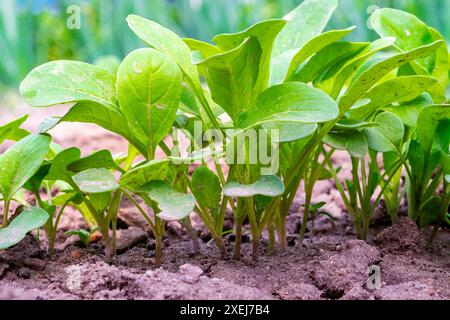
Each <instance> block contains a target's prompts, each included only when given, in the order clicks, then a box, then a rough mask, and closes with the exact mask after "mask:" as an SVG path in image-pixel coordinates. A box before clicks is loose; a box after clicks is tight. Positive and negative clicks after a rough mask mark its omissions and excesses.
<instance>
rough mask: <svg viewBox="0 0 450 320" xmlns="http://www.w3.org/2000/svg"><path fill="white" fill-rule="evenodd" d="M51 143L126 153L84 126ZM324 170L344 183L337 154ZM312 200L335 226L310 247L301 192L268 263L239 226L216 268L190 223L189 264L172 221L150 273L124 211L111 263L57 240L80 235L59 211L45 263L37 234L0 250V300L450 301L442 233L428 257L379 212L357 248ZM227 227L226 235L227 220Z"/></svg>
mask: <svg viewBox="0 0 450 320" xmlns="http://www.w3.org/2000/svg"><path fill="white" fill-rule="evenodd" d="M29 111H30V109H28V108H27V107H19V108H18V109H15V110H14V112H11V111H8V112H7V113H6V112H5V111H0V116H1V121H0V123H4V122H7V121H8V120H11V119H12V118H14V116H15V115H20V114H23V113H25V112H29ZM2 112H3V114H2ZM63 112H64V110H63V108H62V107H55V108H52V109H40V110H34V111H33V112H32V114H31V116H30V120H29V121H28V122H27V124H26V126H25V127H26V128H28V129H29V130H35V129H36V128H37V126H38V125H39V123H40V121H41V120H42V119H44V118H45V117H46V116H49V115H55V114H63ZM51 134H52V135H53V137H54V139H55V141H56V142H57V143H60V144H61V145H62V146H63V147H71V146H77V147H79V148H81V149H82V150H83V153H84V154H87V153H89V152H92V151H94V150H98V149H102V148H108V149H110V150H111V151H112V152H114V153H120V152H126V150H127V144H126V142H125V141H124V140H123V139H121V138H120V137H117V136H115V135H114V134H111V133H108V132H106V131H104V130H102V129H101V128H98V127H96V126H93V125H84V124H83V125H80V124H63V125H61V126H59V127H57V128H55V129H53V130H52V131H51ZM5 147H6V146H5V145H4V146H2V147H1V148H0V149H1V150H4V148H5ZM2 148H3V149H2ZM1 150H0V151H1ZM333 161H334V162H335V163H339V164H340V165H342V167H343V169H342V174H343V175H345V174H347V173H348V169H349V168H348V167H349V164H348V161H347V159H346V158H345V155H344V154H337V155H336V156H335V157H334V158H333ZM314 201H316V202H318V201H325V202H327V205H326V206H325V208H324V210H326V211H327V212H330V213H331V214H332V215H333V217H334V220H331V219H329V218H328V217H325V216H319V217H318V219H317V221H316V227H315V230H316V232H315V237H314V239H309V232H308V233H307V239H306V241H305V243H304V245H303V246H300V245H299V243H298V232H299V229H300V221H301V216H302V207H301V204H302V203H303V192H302V190H301V189H300V190H299V192H298V195H297V198H296V201H295V203H294V205H293V207H292V208H291V212H290V214H289V217H288V227H287V229H288V234H289V235H288V244H289V247H288V250H287V251H286V252H280V250H277V252H276V253H275V254H272V255H267V254H266V252H265V251H266V249H267V235H265V234H264V235H263V238H262V240H261V247H260V251H261V252H260V259H259V261H258V262H257V263H253V262H252V260H251V256H250V252H251V243H250V241H249V240H250V233H249V231H248V226H247V228H246V232H245V234H244V237H243V241H244V243H243V246H242V257H241V261H234V260H231V259H230V258H231V255H232V249H233V245H234V235H233V234H232V233H230V234H228V235H226V236H225V243H226V246H227V250H228V258H227V259H221V258H220V254H219V252H218V250H217V248H216V247H215V246H214V244H213V243H212V242H211V239H210V237H209V236H208V234H207V232H206V231H205V229H204V227H203V226H202V224H201V222H200V221H199V220H198V218H197V217H193V220H194V221H193V222H194V228H195V229H197V230H198V233H199V236H200V239H201V241H200V245H201V253H200V254H198V255H196V254H194V250H193V246H192V242H191V241H190V240H189V237H188V235H187V234H186V231H185V230H184V229H183V228H182V227H181V226H180V225H179V224H178V223H176V222H173V223H169V224H168V226H167V232H166V238H165V239H164V249H163V250H164V258H163V265H162V267H161V268H157V267H156V266H155V260H154V249H155V243H154V240H153V239H152V235H151V232H150V231H149V229H148V225H146V223H145V220H143V218H142V217H140V215H139V214H138V212H136V210H134V209H133V207H132V205H131V203H128V202H127V201H123V203H122V208H121V210H120V214H119V230H118V252H119V254H118V255H117V256H116V257H114V258H112V259H107V258H106V257H105V256H104V254H103V247H102V245H101V241H98V242H93V243H91V244H90V245H88V247H84V246H83V245H82V244H81V243H80V242H79V241H78V240H77V238H76V237H74V236H72V237H68V236H65V235H64V232H65V231H68V230H71V229H79V228H86V225H85V223H84V222H83V220H82V218H81V216H80V215H79V214H78V213H77V212H76V211H74V210H70V209H68V210H67V211H66V213H65V214H64V216H63V218H62V220H61V224H60V229H59V233H58V238H57V246H56V247H57V251H56V254H55V255H54V256H53V257H52V258H49V257H48V255H47V253H46V246H47V243H46V239H45V236H44V235H43V234H42V232H41V234H40V237H39V238H40V241H37V234H36V233H34V234H33V235H28V236H27V238H26V239H25V240H24V241H23V242H22V243H20V244H19V245H17V246H16V247H14V248H12V249H10V250H7V251H0V299H301V300H306V299H351V300H354V299H450V231H449V230H448V229H445V230H440V232H439V234H438V237H437V239H436V241H435V243H434V245H433V248H432V249H429V248H427V246H426V241H427V239H428V236H429V234H430V231H431V230H430V229H427V228H426V229H423V230H418V229H417V227H416V225H415V223H414V222H413V221H411V220H409V218H407V217H405V214H404V213H402V212H401V213H400V216H401V218H400V219H399V221H398V223H397V224H395V225H393V226H391V225H390V220H389V218H388V217H387V216H386V214H385V212H384V210H383V209H382V208H381V207H380V208H379V210H378V211H377V213H376V215H375V217H374V219H373V220H374V221H373V223H372V228H371V233H370V237H369V240H368V242H364V241H360V240H355V239H356V236H355V233H354V230H353V227H352V224H351V221H350V220H349V218H348V216H347V215H346V213H345V210H344V207H343V205H342V202H341V200H340V196H339V193H338V192H337V190H336V189H335V186H334V184H333V183H332V182H330V181H321V182H319V183H318V184H317V186H316V188H315V195H314ZM0 206H1V205H0ZM403 209H404V208H403ZM226 227H227V228H232V217H231V216H228V217H227V219H226ZM371 270H375V271H376V270H379V272H380V273H379V278H376V277H375V278H376V279H379V280H380V281H379V283H378V282H377V281H375V280H373V279H375V278H374V277H373V276H374V275H373V274H372V273H370V272H371ZM375 275H376V274H375ZM377 284H379V286H377ZM374 287H375V288H374Z"/></svg>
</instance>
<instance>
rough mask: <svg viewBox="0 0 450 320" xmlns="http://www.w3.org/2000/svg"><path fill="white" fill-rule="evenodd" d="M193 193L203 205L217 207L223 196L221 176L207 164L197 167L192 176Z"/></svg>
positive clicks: (211, 207)
mask: <svg viewBox="0 0 450 320" xmlns="http://www.w3.org/2000/svg"><path fill="white" fill-rule="evenodd" d="M191 183H192V190H191V191H192V193H193V194H194V196H195V199H196V200H197V201H198V203H200V204H201V205H202V206H204V207H207V208H210V209H216V208H217V207H218V205H219V202H220V199H221V197H222V187H221V185H220V181H219V178H218V177H217V176H216V175H215V173H214V172H212V171H211V170H209V169H208V167H206V166H201V167H198V168H197V169H195V171H194V173H193V174H192V178H191Z"/></svg>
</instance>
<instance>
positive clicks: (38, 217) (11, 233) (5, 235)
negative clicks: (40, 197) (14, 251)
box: [0, 207, 49, 250]
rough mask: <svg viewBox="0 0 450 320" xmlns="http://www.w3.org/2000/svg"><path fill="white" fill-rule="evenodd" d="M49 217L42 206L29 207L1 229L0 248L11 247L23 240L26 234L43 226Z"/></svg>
mask: <svg viewBox="0 0 450 320" xmlns="http://www.w3.org/2000/svg"><path fill="white" fill-rule="evenodd" d="M48 218H49V215H48V213H47V212H46V211H45V210H44V209H41V208H36V207H33V208H27V209H25V210H24V211H23V212H22V213H21V214H19V215H18V216H17V217H16V218H15V219H14V220H13V221H12V222H11V223H10V225H9V226H8V227H6V228H3V229H0V250H3V249H7V248H10V247H12V246H14V245H16V244H18V243H19V242H20V241H22V240H23V239H24V238H25V236H26V234H27V233H28V232H30V231H32V230H35V229H38V228H40V227H42V226H43V225H44V224H45V223H47V220H48Z"/></svg>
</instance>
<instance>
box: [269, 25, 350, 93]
mask: <svg viewBox="0 0 450 320" xmlns="http://www.w3.org/2000/svg"><path fill="white" fill-rule="evenodd" d="M354 29H355V27H351V28H348V29H343V30H331V31H328V32H325V33H322V34H319V35H318V36H316V37H314V38H312V39H311V40H309V41H308V42H307V43H306V44H305V45H304V46H303V47H301V49H295V48H294V49H291V50H288V51H285V52H284V53H282V54H280V55H279V56H277V57H273V60H272V70H271V81H270V84H271V85H275V84H279V83H281V82H284V81H288V80H289V79H290V78H291V76H292V75H293V74H294V73H295V72H296V71H297V69H298V68H299V67H300V65H301V64H302V63H304V62H305V61H306V60H307V59H308V58H309V57H311V56H312V55H313V54H315V53H317V52H319V51H320V50H322V49H323V48H325V47H327V46H328V45H330V44H332V43H334V42H336V41H339V40H340V39H342V38H343V37H345V36H346V35H348V34H349V33H350V32H352V31H353V30H354Z"/></svg>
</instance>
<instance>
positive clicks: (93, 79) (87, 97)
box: [20, 60, 117, 109]
mask: <svg viewBox="0 0 450 320" xmlns="http://www.w3.org/2000/svg"><path fill="white" fill-rule="evenodd" d="M20 93H21V95H22V97H24V98H25V101H26V102H28V103H29V104H30V105H32V106H33V107H48V106H53V105H57V104H65V103H71V102H78V101H92V102H96V103H100V104H102V105H104V106H105V107H108V108H110V109H117V106H116V79H115V77H114V75H112V74H110V73H109V72H107V71H106V70H103V69H101V68H98V67H95V66H93V65H90V64H87V63H84V62H78V61H65V60H62V61H52V62H49V63H46V64H43V65H41V66H39V67H37V68H36V69H34V70H33V71H31V72H30V74H28V76H27V77H26V78H25V80H24V81H23V82H22V84H21V85H20Z"/></svg>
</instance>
